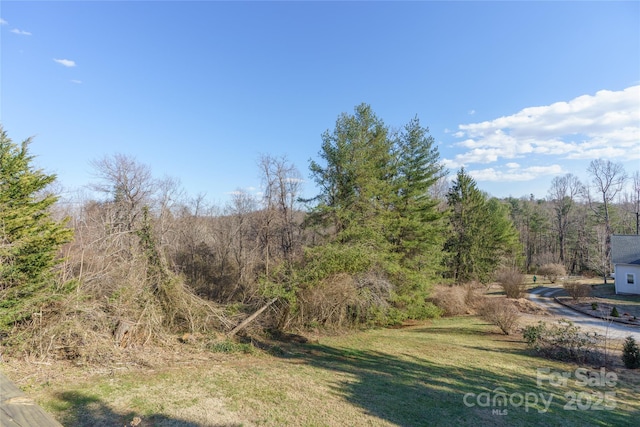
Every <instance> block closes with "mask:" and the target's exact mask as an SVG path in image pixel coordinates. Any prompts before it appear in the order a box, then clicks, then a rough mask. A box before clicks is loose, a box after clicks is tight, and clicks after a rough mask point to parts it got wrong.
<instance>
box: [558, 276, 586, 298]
mask: <svg viewBox="0 0 640 427" xmlns="http://www.w3.org/2000/svg"><path fill="white" fill-rule="evenodd" d="M563 287H564V290H565V291H567V293H568V294H569V296H571V298H573V299H574V300H576V301H577V300H579V299H582V298H588V297H590V296H591V286H589V285H584V284H582V283H579V282H576V281H575V280H569V281H567V282H565V283H564V285H563Z"/></svg>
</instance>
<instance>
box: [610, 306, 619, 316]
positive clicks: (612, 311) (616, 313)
mask: <svg viewBox="0 0 640 427" xmlns="http://www.w3.org/2000/svg"><path fill="white" fill-rule="evenodd" d="M611 317H620V313H618V308H617V307H616V306H613V309H612V310H611Z"/></svg>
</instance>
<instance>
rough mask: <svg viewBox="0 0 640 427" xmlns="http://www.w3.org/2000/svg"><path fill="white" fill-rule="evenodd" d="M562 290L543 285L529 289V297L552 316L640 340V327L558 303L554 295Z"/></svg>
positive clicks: (591, 328) (593, 329)
mask: <svg viewBox="0 0 640 427" xmlns="http://www.w3.org/2000/svg"><path fill="white" fill-rule="evenodd" d="M562 291H563V289H562V288H553V287H545V286H541V287H538V288H535V289H532V290H531V291H529V294H528V298H529V299H530V300H531V301H533V302H535V303H536V304H538V305H540V306H542V307H544V308H545V309H546V310H547V311H548V312H549V314H551V315H552V316H558V317H561V318H564V319H567V320H570V321H572V322H573V323H574V324H575V325H577V326H580V327H581V328H583V329H585V330H589V331H594V332H597V333H599V334H602V335H607V336H608V337H609V338H612V339H620V340H624V339H625V338H626V337H628V336H629V335H631V336H633V337H634V338H635V340H636V341H639V342H640V327H637V326H630V325H624V324H621V323H617V322H610V321H607V320H603V319H598V318H596V317H591V316H588V315H586V314H583V313H580V312H577V311H575V310H572V309H570V308H568V307H565V306H564V305H562V304H559V303H557V302H556V301H555V300H554V299H553V297H554V296H555V295H556V294H557V293H559V292H562Z"/></svg>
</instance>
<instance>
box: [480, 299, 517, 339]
mask: <svg viewBox="0 0 640 427" xmlns="http://www.w3.org/2000/svg"><path fill="white" fill-rule="evenodd" d="M479 314H480V317H482V318H483V319H484V320H486V321H488V322H491V323H492V324H494V325H496V326H497V327H499V328H500V330H501V331H502V333H504V334H505V335H509V334H510V333H511V332H513V331H514V330H515V329H516V327H517V325H518V319H519V318H520V312H519V311H518V309H517V308H516V307H515V305H513V303H512V302H511V301H509V300H507V299H505V298H485V301H484V303H483V304H482V307H481V308H480V312H479Z"/></svg>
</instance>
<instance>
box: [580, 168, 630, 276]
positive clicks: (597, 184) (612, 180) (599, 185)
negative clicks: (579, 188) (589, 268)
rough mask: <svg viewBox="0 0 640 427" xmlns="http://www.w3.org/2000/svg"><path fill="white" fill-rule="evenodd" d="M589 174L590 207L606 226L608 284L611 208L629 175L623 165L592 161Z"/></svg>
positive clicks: (605, 249)
mask: <svg viewBox="0 0 640 427" xmlns="http://www.w3.org/2000/svg"><path fill="white" fill-rule="evenodd" d="M587 172H588V173H589V176H590V177H591V185H590V188H587V191H586V194H587V199H588V202H589V206H590V208H591V210H592V211H593V213H594V214H595V216H596V217H597V218H599V219H600V220H601V221H602V223H603V225H604V233H605V245H604V246H605V248H604V254H603V256H604V259H605V260H606V261H605V262H604V265H603V272H602V275H603V278H604V282H605V283H607V275H608V273H609V272H610V271H611V266H610V265H609V264H610V260H611V233H612V230H611V217H610V212H609V211H610V207H611V204H612V202H613V201H614V200H615V197H616V195H617V194H618V193H619V192H620V191H622V189H623V187H624V183H625V181H626V179H627V175H626V173H625V171H624V168H623V166H622V164H621V163H613V162H611V161H609V160H602V159H597V160H592V161H591V163H589V167H588V168H587ZM591 188H592V189H593V191H595V192H596V193H597V194H598V197H599V200H598V201H597V202H596V201H595V200H594V198H593V197H592V196H591Z"/></svg>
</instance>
